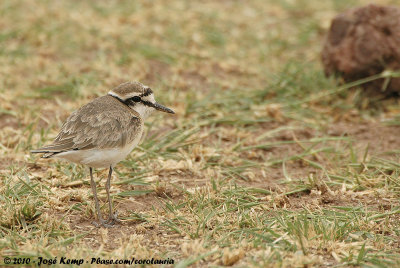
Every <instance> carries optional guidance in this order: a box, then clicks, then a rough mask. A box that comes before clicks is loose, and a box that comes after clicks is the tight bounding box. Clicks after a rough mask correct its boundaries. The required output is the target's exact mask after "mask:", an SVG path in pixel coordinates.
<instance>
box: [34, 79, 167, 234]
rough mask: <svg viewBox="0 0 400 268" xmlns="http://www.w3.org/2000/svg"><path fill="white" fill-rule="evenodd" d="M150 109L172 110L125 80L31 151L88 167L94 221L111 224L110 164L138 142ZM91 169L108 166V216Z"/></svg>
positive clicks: (145, 88)
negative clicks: (103, 215) (103, 210)
mask: <svg viewBox="0 0 400 268" xmlns="http://www.w3.org/2000/svg"><path fill="white" fill-rule="evenodd" d="M154 110H158V111H162V112H166V113H171V114H173V113H174V111H172V110H171V109H169V108H167V107H165V106H163V105H161V104H159V103H157V102H156V101H155V99H154V94H153V91H152V90H151V89H150V88H149V87H148V86H145V85H143V84H141V83H139V82H126V83H123V84H121V85H119V86H117V87H116V88H114V89H112V90H111V91H110V92H108V94H107V95H105V96H102V97H98V98H96V99H94V100H93V101H91V102H89V103H88V104H86V105H84V106H82V107H81V108H80V109H78V110H77V111H75V112H73V113H72V114H71V115H70V116H69V117H68V119H67V120H66V122H65V123H64V124H63V126H62V128H61V131H60V133H59V134H58V135H57V137H56V138H55V140H54V142H53V143H52V144H50V145H47V146H44V147H42V148H39V149H36V150H32V151H31V152H32V153H43V155H42V158H53V157H54V158H59V159H63V160H67V161H70V162H73V163H77V164H82V165H86V166H88V167H89V172H90V184H91V187H92V191H93V196H94V201H95V206H96V212H97V217H98V221H99V222H98V223H96V222H94V224H95V225H96V226H104V227H111V226H113V225H114V223H116V222H118V221H119V220H118V219H117V215H116V214H113V210H112V201H111V198H110V182H111V175H112V171H113V168H114V166H115V165H116V164H117V163H118V162H120V161H121V160H123V159H125V157H127V156H128V154H129V153H130V152H131V151H132V150H133V148H135V146H136V145H137V144H138V143H139V141H140V138H141V136H142V133H143V121H144V119H146V118H147V117H148V116H149V115H150V114H151V112H153V111H154ZM93 168H109V173H108V178H107V182H106V185H105V188H106V192H107V198H108V205H109V217H108V220H104V219H103V218H102V216H101V212H100V205H99V200H98V198H97V192H96V183H95V181H94V180H93Z"/></svg>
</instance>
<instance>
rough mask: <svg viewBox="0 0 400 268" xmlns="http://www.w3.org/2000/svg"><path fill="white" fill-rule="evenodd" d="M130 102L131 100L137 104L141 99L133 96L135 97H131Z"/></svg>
mask: <svg viewBox="0 0 400 268" xmlns="http://www.w3.org/2000/svg"><path fill="white" fill-rule="evenodd" d="M131 100H133V101H134V102H139V101H141V100H142V99H141V98H140V97H139V96H135V97H132V98H131Z"/></svg>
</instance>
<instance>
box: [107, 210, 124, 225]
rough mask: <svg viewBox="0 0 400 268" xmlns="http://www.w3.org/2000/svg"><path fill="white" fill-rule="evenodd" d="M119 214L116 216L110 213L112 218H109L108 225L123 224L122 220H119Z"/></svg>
mask: <svg viewBox="0 0 400 268" xmlns="http://www.w3.org/2000/svg"><path fill="white" fill-rule="evenodd" d="M117 216H118V213H117V212H115V214H112V213H110V216H108V220H107V223H108V224H111V225H114V224H115V223H121V220H120V219H118V218H117Z"/></svg>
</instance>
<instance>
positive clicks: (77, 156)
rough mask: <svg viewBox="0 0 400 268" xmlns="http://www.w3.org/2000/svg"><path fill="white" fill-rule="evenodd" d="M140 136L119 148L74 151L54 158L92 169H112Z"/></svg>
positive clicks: (126, 154) (124, 156)
mask: <svg viewBox="0 0 400 268" xmlns="http://www.w3.org/2000/svg"><path fill="white" fill-rule="evenodd" d="M140 136H141V135H138V137H136V138H135V140H133V142H132V143H130V144H127V145H126V146H125V147H121V148H107V149H89V150H76V151H68V152H64V153H59V154H56V155H55V156H54V157H55V158H59V159H63V160H67V161H69V162H73V163H77V164H82V165H86V166H89V167H92V168H109V167H110V166H112V167H114V166H115V165H116V164H117V163H118V162H120V161H122V160H124V159H125V158H126V157H127V156H128V155H129V153H130V152H131V151H132V150H133V148H135V147H136V145H137V144H138V143H139V141H140Z"/></svg>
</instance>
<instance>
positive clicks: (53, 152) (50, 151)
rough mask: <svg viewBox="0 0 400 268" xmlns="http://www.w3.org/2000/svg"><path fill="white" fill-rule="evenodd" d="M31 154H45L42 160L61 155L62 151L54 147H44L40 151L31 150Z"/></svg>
mask: <svg viewBox="0 0 400 268" xmlns="http://www.w3.org/2000/svg"><path fill="white" fill-rule="evenodd" d="M30 152H31V153H32V154H43V155H42V156H41V158H50V157H52V156H54V155H56V154H58V153H61V151H60V150H57V149H56V148H54V146H53V145H48V146H44V147H42V148H39V149H35V150H31V151H30Z"/></svg>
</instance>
